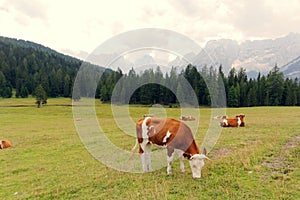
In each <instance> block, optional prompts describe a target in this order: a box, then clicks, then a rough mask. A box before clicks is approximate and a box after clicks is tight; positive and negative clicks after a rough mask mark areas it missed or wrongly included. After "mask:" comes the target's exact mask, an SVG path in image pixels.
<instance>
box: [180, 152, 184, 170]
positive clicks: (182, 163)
mask: <svg viewBox="0 0 300 200" xmlns="http://www.w3.org/2000/svg"><path fill="white" fill-rule="evenodd" d="M179 161H180V170H181V172H185V169H184V157H183V154H181V155H179Z"/></svg>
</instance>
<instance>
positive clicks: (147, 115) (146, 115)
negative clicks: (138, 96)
mask: <svg viewBox="0 0 300 200" xmlns="http://www.w3.org/2000/svg"><path fill="white" fill-rule="evenodd" d="M143 117H154V115H153V114H144V116H143Z"/></svg>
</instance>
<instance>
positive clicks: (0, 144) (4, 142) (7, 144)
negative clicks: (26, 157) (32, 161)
mask: <svg viewBox="0 0 300 200" xmlns="http://www.w3.org/2000/svg"><path fill="white" fill-rule="evenodd" d="M8 147H11V143H10V141H8V140H0V149H5V148H8Z"/></svg>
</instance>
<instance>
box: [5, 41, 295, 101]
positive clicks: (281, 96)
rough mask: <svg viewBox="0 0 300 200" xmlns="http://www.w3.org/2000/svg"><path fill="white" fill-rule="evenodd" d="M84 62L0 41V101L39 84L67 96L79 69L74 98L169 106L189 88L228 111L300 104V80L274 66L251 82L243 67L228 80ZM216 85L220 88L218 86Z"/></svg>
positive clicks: (191, 69) (193, 71) (216, 74)
mask: <svg viewBox="0 0 300 200" xmlns="http://www.w3.org/2000/svg"><path fill="white" fill-rule="evenodd" d="M82 64H83V63H82V61H80V60H78V59H75V58H72V57H69V56H65V55H63V54H60V53H57V52H55V51H53V50H51V49H49V48H46V47H43V46H42V45H39V44H35V43H32V42H27V41H24V40H16V39H10V38H4V37H0V97H4V98H9V97H12V95H13V91H15V96H16V97H20V98H26V97H28V96H29V95H35V91H37V89H39V88H40V86H41V87H42V89H43V90H44V91H45V93H46V94H45V95H46V96H47V97H71V96H72V91H73V85H74V81H75V78H76V75H77V72H78V71H79V69H81V70H82V72H83V73H82V74H83V75H82V76H80V77H78V79H80V82H81V83H83V84H80V86H79V87H78V88H74V89H75V90H76V97H74V96H73V98H75V100H79V99H80V97H96V98H100V100H101V101H103V102H111V101H112V99H111V98H112V95H113V94H114V95H115V97H117V98H115V99H113V102H114V103H120V104H122V103H131V104H156V103H159V104H165V105H169V104H177V103H178V102H179V101H181V100H183V101H184V102H187V103H191V102H192V101H193V100H194V99H193V95H191V92H190V91H191V90H193V91H194V92H195V95H196V97H197V99H196V101H197V102H198V104H199V105H208V106H210V105H221V104H222V97H223V96H225V97H224V98H226V102H227V106H229V107H240V106H277V105H278V106H295V105H297V106H299V105H300V82H299V80H298V79H297V78H296V79H289V78H284V75H283V73H282V72H280V70H279V68H278V67H277V66H275V67H274V68H273V69H272V70H271V71H270V72H269V73H268V74H267V75H261V74H258V76H257V78H255V79H252V78H250V79H249V78H248V77H247V75H246V71H245V69H239V70H238V71H237V70H236V69H234V68H232V69H231V70H230V72H229V74H228V75H227V76H226V75H225V74H224V73H223V71H222V66H220V67H219V69H215V68H213V67H207V66H204V67H202V68H201V69H199V68H197V67H196V66H193V65H188V66H187V67H186V68H185V69H184V70H182V71H181V72H180V73H178V72H177V71H176V69H175V68H172V69H171V70H170V72H168V73H166V74H163V73H162V71H161V70H160V68H159V67H157V69H155V70H153V69H148V70H145V71H144V72H142V73H137V72H135V71H134V69H131V70H130V71H129V72H128V73H127V74H123V72H122V71H121V70H120V69H119V70H117V71H112V70H105V71H104V68H101V67H99V66H95V65H91V64H89V63H84V67H82V68H80V66H82ZM101 74H102V76H101V79H100V80H99V79H98V77H99V76H100V75H101ZM95 80H97V81H95ZM98 80H99V81H98ZM183 80H186V81H187V82H188V83H189V85H190V86H191V88H188V87H187V85H186V84H185V83H184V81H183ZM220 82H222V83H223V84H224V88H221V87H220V86H219V84H218V83H220ZM95 84H96V85H95ZM94 86H97V90H96V93H95V91H93V90H92V89H91V88H94ZM222 90H225V95H223V94H222ZM212 97H213V98H212ZM113 98H114V96H113ZM212 100H213V101H215V102H212Z"/></svg>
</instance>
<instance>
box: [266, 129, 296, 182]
mask: <svg viewBox="0 0 300 200" xmlns="http://www.w3.org/2000/svg"><path fill="white" fill-rule="evenodd" d="M299 143H300V135H297V136H294V137H292V138H291V140H290V141H288V142H286V143H285V144H284V145H283V148H282V150H281V152H280V153H279V155H278V156H275V157H272V158H271V160H270V161H263V162H262V165H263V166H265V167H267V168H269V169H270V170H271V175H272V176H273V175H274V174H278V173H283V174H288V173H289V172H291V171H293V170H292V164H293V163H292V162H289V161H288V159H287V157H288V155H289V152H290V151H291V150H292V149H293V148H296V147H297V146H298V145H299ZM275 177H277V176H275Z"/></svg>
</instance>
